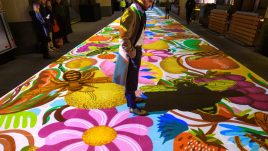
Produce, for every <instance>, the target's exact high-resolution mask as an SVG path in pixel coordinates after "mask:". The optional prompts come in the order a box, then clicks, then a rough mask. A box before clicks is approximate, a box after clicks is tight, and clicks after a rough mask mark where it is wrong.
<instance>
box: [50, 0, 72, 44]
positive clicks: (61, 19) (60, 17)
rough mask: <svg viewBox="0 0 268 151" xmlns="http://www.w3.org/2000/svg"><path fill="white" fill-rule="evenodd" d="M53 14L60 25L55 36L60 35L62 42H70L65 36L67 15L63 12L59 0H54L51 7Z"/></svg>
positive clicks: (62, 6) (58, 36)
mask: <svg viewBox="0 0 268 151" xmlns="http://www.w3.org/2000/svg"><path fill="white" fill-rule="evenodd" d="M53 15H54V18H55V20H56V21H57V23H58V25H59V27H60V32H59V34H58V35H57V38H60V37H62V38H63V42H64V43H70V42H69V40H68V38H67V28H68V27H67V25H68V22H67V16H66V14H65V9H64V5H63V3H62V1H61V0H56V2H55V4H54V8H53ZM55 38H56V37H55Z"/></svg>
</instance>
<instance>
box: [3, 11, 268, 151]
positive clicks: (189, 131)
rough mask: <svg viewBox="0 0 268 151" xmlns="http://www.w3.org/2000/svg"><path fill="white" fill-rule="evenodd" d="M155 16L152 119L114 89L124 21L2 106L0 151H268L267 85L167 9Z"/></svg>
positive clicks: (149, 85)
mask: <svg viewBox="0 0 268 151" xmlns="http://www.w3.org/2000/svg"><path fill="white" fill-rule="evenodd" d="M147 18H148V20H147V29H146V32H145V34H146V36H145V43H144V45H143V49H144V50H143V57H142V65H141V69H140V77H139V90H138V91H137V95H138V96H140V97H143V98H144V99H146V101H145V103H142V104H139V105H140V106H143V107H144V108H145V109H146V110H148V111H149V113H150V114H149V115H148V116H144V117H142V116H133V115H132V114H130V113H129V111H128V108H127V106H126V100H125V98H124V88H123V87H122V86H119V85H116V84H114V83H112V82H111V77H112V75H113V70H114V68H115V62H116V56H117V55H118V53H117V51H118V48H119V40H118V38H119V31H118V30H119V20H116V21H114V22H112V23H111V24H109V25H108V26H107V27H105V28H103V29H102V30H101V31H99V32H98V33H97V34H95V35H93V36H92V37H90V38H89V39H87V40H86V41H84V42H83V43H81V44H80V45H78V46H77V47H75V48H74V49H72V50H71V51H70V52H69V53H67V54H66V55H64V56H63V57H61V58H60V59H59V60H57V61H56V62H53V63H51V64H50V65H49V66H47V67H46V68H44V69H43V70H42V71H40V72H39V73H37V74H35V75H33V76H32V77H31V78H29V79H28V80H26V81H25V82H24V83H22V84H21V85H19V86H18V87H16V88H15V89H14V90H12V91H11V92H10V93H8V94H6V95H5V96H3V97H2V98H1V99H0V150H4V151H15V150H16V151H17V150H19V151H28V150H40V151H58V150H63V151H78V150H79V151H86V150H88V151H94V150H95V151H102V150H103V151H106V150H111V151H117V150H123V151H141V150H144V151H150V150H156V151H171V150H174V151H180V150H208V151H209V150H211V151H213V150H221V151H223V150H232V151H234V150H243V151H244V150H252V151H256V150H267V149H268V92H267V90H268V83H267V81H265V80H263V79H262V78H260V77H259V76H257V75H256V74H254V73H253V72H252V71H250V70H249V69H247V68H246V67H244V66H243V65H241V64H240V63H239V62H237V61H235V60H234V59H233V58H231V57H229V56H227V55H226V54H224V53H223V52H221V51H220V50H218V49H217V48H215V47H214V46H212V45H211V44H209V43H208V42H206V41H205V40H204V39H202V38H201V37H199V36H198V35H196V34H194V33H192V32H191V31H190V30H188V29H187V28H186V27H184V26H182V25H181V24H180V23H178V22H176V21H175V20H173V19H164V14H163V13H162V12H161V11H160V10H159V9H157V8H154V9H153V10H152V11H148V12H147ZM233 51H236V50H233Z"/></svg>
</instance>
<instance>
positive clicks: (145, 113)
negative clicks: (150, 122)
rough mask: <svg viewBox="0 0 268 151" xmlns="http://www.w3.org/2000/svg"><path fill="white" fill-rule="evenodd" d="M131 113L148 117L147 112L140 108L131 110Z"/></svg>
mask: <svg viewBox="0 0 268 151" xmlns="http://www.w3.org/2000/svg"><path fill="white" fill-rule="evenodd" d="M129 112H130V113H133V114H136V115H140V116H144V115H148V112H147V111H145V110H143V109H140V108H129Z"/></svg>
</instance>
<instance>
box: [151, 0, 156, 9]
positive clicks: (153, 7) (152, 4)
mask: <svg viewBox="0 0 268 151" xmlns="http://www.w3.org/2000/svg"><path fill="white" fill-rule="evenodd" d="M154 4H155V0H153V3H152V7H151V10H152V9H153V8H154Z"/></svg>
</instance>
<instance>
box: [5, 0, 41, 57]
mask: <svg viewBox="0 0 268 151" xmlns="http://www.w3.org/2000/svg"><path fill="white" fill-rule="evenodd" d="M29 1H30V0H1V2H2V6H3V8H4V11H5V17H6V20H7V22H8V23H9V26H10V30H11V32H12V35H13V38H14V40H15V43H16V45H17V48H16V50H15V51H16V54H27V53H31V52H35V51H36V50H35V49H36V48H35V45H36V43H37V36H36V31H35V27H34V25H33V23H32V19H31V17H30V15H29V10H30V4H29Z"/></svg>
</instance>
